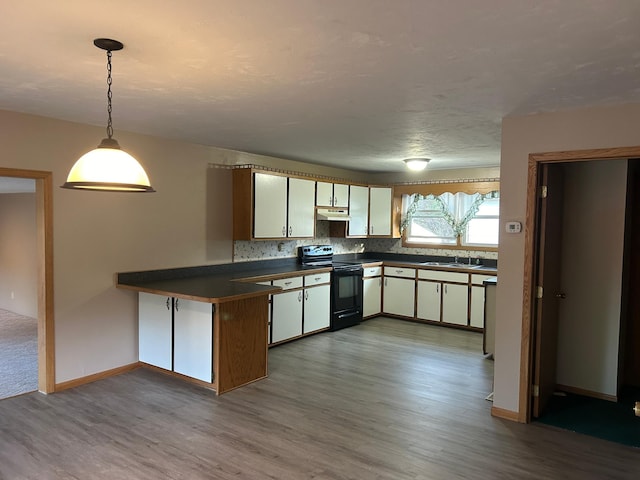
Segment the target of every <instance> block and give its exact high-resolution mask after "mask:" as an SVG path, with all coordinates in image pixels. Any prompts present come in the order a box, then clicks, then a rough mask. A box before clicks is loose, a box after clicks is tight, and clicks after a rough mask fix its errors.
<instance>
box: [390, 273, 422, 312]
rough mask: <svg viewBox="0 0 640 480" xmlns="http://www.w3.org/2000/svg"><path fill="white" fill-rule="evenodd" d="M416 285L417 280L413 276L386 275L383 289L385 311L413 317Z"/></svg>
mask: <svg viewBox="0 0 640 480" xmlns="http://www.w3.org/2000/svg"><path fill="white" fill-rule="evenodd" d="M385 273H386V268H385ZM415 285H416V282H415V280H414V279H413V278H411V279H409V278H396V277H385V278H384V290H383V308H384V313H389V314H391V315H402V316H404V317H413V316H414V302H415Z"/></svg>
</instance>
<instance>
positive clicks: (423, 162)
mask: <svg viewBox="0 0 640 480" xmlns="http://www.w3.org/2000/svg"><path fill="white" fill-rule="evenodd" d="M430 161H431V159H430V158H407V159H406V160H405V161H404V163H405V164H406V165H407V168H408V169H409V170H413V171H415V172H419V171H420V170H424V169H425V168H427V164H428V163H429V162H430Z"/></svg>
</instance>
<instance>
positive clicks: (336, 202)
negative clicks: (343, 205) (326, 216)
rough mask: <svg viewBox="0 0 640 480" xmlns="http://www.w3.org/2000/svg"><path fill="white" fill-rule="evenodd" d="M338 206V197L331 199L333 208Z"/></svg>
mask: <svg viewBox="0 0 640 480" xmlns="http://www.w3.org/2000/svg"><path fill="white" fill-rule="evenodd" d="M336 205H338V197H333V206H334V207H335V206H336Z"/></svg>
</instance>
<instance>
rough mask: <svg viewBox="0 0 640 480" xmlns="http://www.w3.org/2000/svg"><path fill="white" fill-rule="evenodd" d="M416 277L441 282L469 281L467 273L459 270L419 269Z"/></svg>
mask: <svg viewBox="0 0 640 480" xmlns="http://www.w3.org/2000/svg"><path fill="white" fill-rule="evenodd" d="M418 278H421V279H424V280H439V281H441V282H456V283H469V274H468V273H460V272H443V271H441V270H419V271H418Z"/></svg>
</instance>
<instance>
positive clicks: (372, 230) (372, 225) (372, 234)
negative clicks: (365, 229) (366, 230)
mask: <svg viewBox="0 0 640 480" xmlns="http://www.w3.org/2000/svg"><path fill="white" fill-rule="evenodd" d="M371 235H373V225H371Z"/></svg>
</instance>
